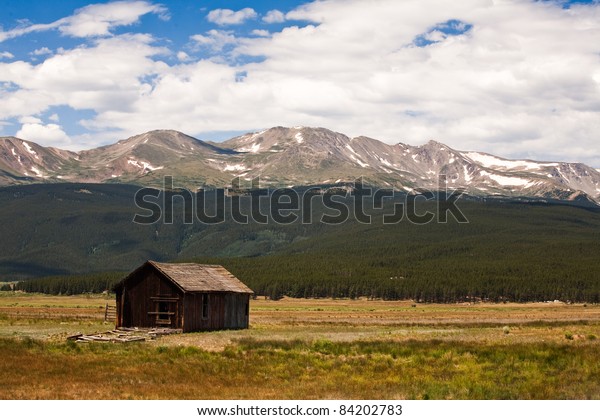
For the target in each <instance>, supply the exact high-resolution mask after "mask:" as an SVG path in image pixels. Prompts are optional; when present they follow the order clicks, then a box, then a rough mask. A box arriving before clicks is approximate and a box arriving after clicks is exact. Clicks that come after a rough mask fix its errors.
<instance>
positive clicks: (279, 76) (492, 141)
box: [0, 0, 600, 167]
mask: <svg viewBox="0 0 600 420" xmlns="http://www.w3.org/2000/svg"><path fill="white" fill-rule="evenodd" d="M0 10H2V13H0V135H17V136H19V137H22V138H26V139H27V140H31V141H34V142H37V143H40V144H42V145H46V146H57V147H63V148H67V149H72V150H80V149H86V148H91V147H95V146H98V145H102V144H107V143H112V142H115V141H117V140H119V139H122V138H126V137H128V136H130V135H134V134H139V133H141V132H144V131H148V130H152V129H158V128H169V129H175V130H180V131H183V132H185V133H187V134H190V135H193V136H196V137H199V138H202V139H212V140H222V139H225V138H228V137H231V136H233V135H235V134H239V133H242V132H248V131H254V130H260V129H263V128H267V127H271V126H275V125H285V126H297V125H306V126H323V127H327V128H331V129H333V130H336V131H340V132H344V133H346V134H348V135H350V136H357V135H368V136H371V137H375V138H378V139H380V140H383V141H386V142H389V143H395V142H399V141H401V142H405V143H410V144H422V143H424V142H426V141H427V140H429V139H436V140H438V141H441V142H444V143H447V144H448V145H450V146H451V147H454V148H457V149H462V150H480V151H486V152H491V153H495V154H499V155H503V156H507V157H519V158H532V159H545V160H566V161H583V162H586V163H589V164H592V165H594V166H596V167H600V146H598V141H597V140H598V137H599V135H600V4H599V3H598V1H579V2H564V1H563V2H560V1H528V0H503V1H497V2H491V1H489V0H464V1H461V2H447V1H443V0H403V1H396V0H376V1H373V2H368V1H364V0H328V1H321V2H304V1H277V2H272V1H262V2H256V1H254V2H247V1H229V2H222V1H219V2H217V1H193V0H182V1H170V2H166V1H163V2H153V1H150V0H147V1H144V0H131V1H129V0H123V1H113V2H90V1H80V0H61V1H57V2H49V1H41V0H40V1H33V0H31V1H26V0H25V1H14V0H10V1H8V0H0Z"/></svg>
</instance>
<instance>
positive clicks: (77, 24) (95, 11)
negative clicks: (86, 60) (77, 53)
mask: <svg viewBox="0 0 600 420" xmlns="http://www.w3.org/2000/svg"><path fill="white" fill-rule="evenodd" d="M148 13H154V14H157V15H159V17H161V18H162V19H168V14H167V9H166V8H165V7H163V6H161V5H157V4H152V3H149V2H147V1H128V0H126V1H114V2H111V3H106V4H91V5H89V6H85V7H82V8H81V9H78V10H76V11H75V13H74V14H73V15H71V16H68V17H65V18H62V19H59V20H56V21H54V22H51V23H45V24H24V25H21V26H19V27H17V28H15V29H11V30H8V31H1V30H0V42H2V41H5V40H7V39H11V38H16V37H19V36H22V35H26V34H29V33H32V32H41V31H48V30H52V29H57V30H58V31H60V33H62V34H63V35H69V36H73V37H93V36H105V35H110V33H111V32H110V31H111V30H112V29H113V28H115V27H118V26H127V25H131V24H133V23H136V22H138V21H139V18H140V17H141V16H143V15H146V14H148Z"/></svg>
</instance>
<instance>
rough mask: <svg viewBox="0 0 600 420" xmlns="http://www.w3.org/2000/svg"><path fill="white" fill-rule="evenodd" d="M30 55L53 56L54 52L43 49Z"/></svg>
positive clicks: (46, 48)
mask: <svg viewBox="0 0 600 420" xmlns="http://www.w3.org/2000/svg"><path fill="white" fill-rule="evenodd" d="M30 54H31V55H50V54H52V50H51V49H50V48H48V47H42V48H38V49H36V50H33V52H32V53H30Z"/></svg>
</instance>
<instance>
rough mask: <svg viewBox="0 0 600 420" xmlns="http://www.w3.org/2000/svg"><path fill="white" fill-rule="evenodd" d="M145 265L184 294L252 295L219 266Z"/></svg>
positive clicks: (187, 264)
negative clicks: (230, 293) (167, 279)
mask: <svg viewBox="0 0 600 420" xmlns="http://www.w3.org/2000/svg"><path fill="white" fill-rule="evenodd" d="M146 264H150V265H151V266H153V267H154V268H156V269H157V270H158V271H160V272H161V273H162V274H164V275H165V276H166V277H168V278H169V279H171V280H172V281H173V283H175V284H176V285H178V286H179V287H180V288H181V289H182V290H183V291H185V292H234V293H250V294H251V293H254V292H253V291H252V290H251V289H250V288H249V287H248V286H246V285H245V284H244V283H242V282H241V281H240V280H238V279H237V278H236V277H235V276H234V275H233V274H231V273H230V272H229V271H227V270H226V269H225V268H223V267H222V266H220V265H209V264H194V263H184V264H172V263H158V262H155V261H148V262H147V263H146ZM136 271H137V270H136ZM125 280H126V279H125Z"/></svg>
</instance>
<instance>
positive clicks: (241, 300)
mask: <svg viewBox="0 0 600 420" xmlns="http://www.w3.org/2000/svg"><path fill="white" fill-rule="evenodd" d="M205 297H207V298H208V316H207V317H204V316H203V299H204V298H205ZM160 301H162V302H165V305H167V306H168V308H169V309H168V311H169V312H173V314H172V315H169V321H171V322H168V321H165V320H164V319H162V320H161V319H159V316H158V314H157V312H161V311H163V310H164V309H160V310H159V303H158V302H160ZM249 304H250V295H248V294H241V293H226V292H212V293H184V292H183V291H181V289H179V288H178V287H177V286H175V285H174V284H173V283H171V281H169V280H167V279H166V278H164V276H163V275H162V274H160V273H158V272H156V271H155V270H153V269H151V268H146V269H143V270H140V272H138V273H136V275H135V276H134V277H132V278H130V279H129V280H128V281H127V282H126V284H125V285H124V286H123V288H122V289H119V290H117V327H141V328H153V327H171V328H181V329H183V331H184V332H192V331H209V330H220V329H240V328H248V324H249V316H248V310H249ZM164 316H165V315H163V317H164ZM167 322H168V323H167Z"/></svg>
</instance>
